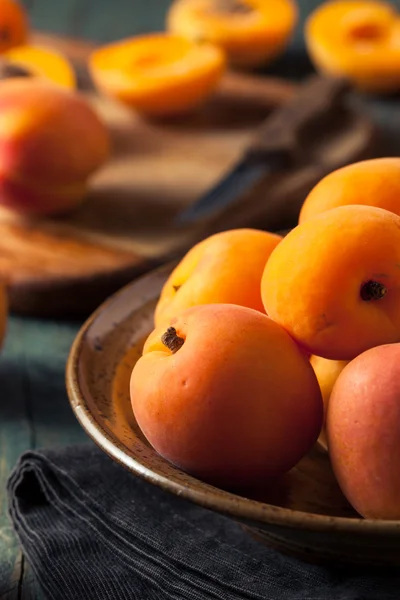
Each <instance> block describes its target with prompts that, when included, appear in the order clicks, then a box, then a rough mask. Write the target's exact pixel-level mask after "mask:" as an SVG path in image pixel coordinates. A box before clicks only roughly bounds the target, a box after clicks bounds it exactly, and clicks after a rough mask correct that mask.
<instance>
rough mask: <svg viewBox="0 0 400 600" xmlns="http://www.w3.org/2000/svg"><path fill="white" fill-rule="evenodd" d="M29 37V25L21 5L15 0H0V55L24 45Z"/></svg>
mask: <svg viewBox="0 0 400 600" xmlns="http://www.w3.org/2000/svg"><path fill="white" fill-rule="evenodd" d="M28 35H29V23H28V18H27V15H26V12H25V10H24V8H23V6H22V4H21V3H19V2H17V1H16V0H0V53H2V52H5V51H7V50H9V49H10V48H13V47H14V46H19V45H21V44H25V43H26V41H27V39H28Z"/></svg>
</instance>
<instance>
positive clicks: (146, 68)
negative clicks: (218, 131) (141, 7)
mask: <svg viewBox="0 0 400 600" xmlns="http://www.w3.org/2000/svg"><path fill="white" fill-rule="evenodd" d="M225 65H226V61H225V55H224V54H223V52H222V51H221V50H220V49H219V48H217V47H216V46H213V45H211V44H206V43H204V44H196V43H194V42H191V41H190V40H187V39H185V38H183V37H181V36H178V35H174V34H168V33H153V34H146V35H140V36H136V37H132V38H128V39H124V40H121V41H119V42H115V43H112V44H107V45H104V46H102V47H100V48H98V49H96V50H94V51H93V52H92V54H91V55H90V57H89V61H88V66H89V70H90V72H91V75H92V78H93V80H94V82H95V84H96V86H97V87H98V89H99V90H100V91H102V92H103V93H105V94H107V95H109V96H112V97H114V98H116V99H117V100H119V101H121V102H123V103H124V104H127V105H128V106H130V107H132V108H134V109H136V110H137V111H139V112H141V113H143V114H145V115H150V116H157V117H160V116H162V117H164V116H169V115H174V114H177V113H183V112H187V111H190V110H193V109H194V108H197V107H198V106H199V105H201V104H202V103H203V102H205V100H206V99H207V98H208V97H209V96H210V95H211V94H212V92H213V91H214V89H215V88H216V86H217V85H218V83H219V81H220V79H221V77H222V75H223V73H224V71H225Z"/></svg>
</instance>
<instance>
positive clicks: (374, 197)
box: [299, 157, 400, 223]
mask: <svg viewBox="0 0 400 600" xmlns="http://www.w3.org/2000/svg"><path fill="white" fill-rule="evenodd" d="M347 204H365V205H367V206H378V207H380V208H385V209H386V210H390V211H391V212H394V213H396V214H397V215H400V158H398V157H388V158H372V159H370V160H363V161H360V162H357V163H354V164H351V165H347V166H345V167H342V168H340V169H337V170H336V171H333V172H332V173H329V174H328V175H326V176H325V177H324V178H323V179H321V181H320V182H319V183H317V185H316V186H315V187H314V188H313V189H312V190H311V192H310V193H309V194H308V196H307V198H306V199H305V201H304V203H303V206H302V207H301V210H300V215H299V223H304V221H307V220H308V219H312V218H313V217H315V216H316V215H318V214H320V213H322V212H325V211H327V210H329V209H331V208H336V207H337V206H344V205H347Z"/></svg>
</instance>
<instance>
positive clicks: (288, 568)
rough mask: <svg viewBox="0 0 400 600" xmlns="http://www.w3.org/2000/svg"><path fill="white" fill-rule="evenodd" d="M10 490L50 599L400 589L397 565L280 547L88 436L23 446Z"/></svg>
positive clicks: (365, 593) (284, 597)
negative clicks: (154, 480) (134, 469)
mask: <svg viewBox="0 0 400 600" xmlns="http://www.w3.org/2000/svg"><path fill="white" fill-rule="evenodd" d="M8 494H9V496H8V497H9V509H10V515H11V519H12V522H13V525H14V527H15V530H16V532H17V534H18V536H19V539H20V542H21V545H22V548H23V550H24V552H25V555H26V557H27V559H28V560H29V562H30V564H31V566H32V568H33V570H34V572H35V574H36V577H37V578H38V580H39V583H40V584H41V586H42V588H43V590H44V592H45V593H46V595H47V596H48V597H49V598H52V599H55V600H70V599H71V600H136V599H137V600H164V599H165V600H208V599H210V600H244V599H246V600H261V599H262V600H265V599H267V600H270V599H272V600H274V599H279V600H317V599H318V600H329V599H331V598H332V599H333V598H334V599H335V600H358V599H360V600H368V599H379V600H382V599H386V598H387V599H396V600H398V599H399V598H400V574H396V573H393V572H392V573H387V574H386V575H385V574H383V573H375V574H373V573H371V570H368V571H367V570H366V571H365V572H363V571H362V570H360V569H357V570H356V569H339V568H326V567H320V566H310V565H307V564H305V563H302V562H300V561H298V560H295V559H293V558H288V557H286V556H283V555H281V554H279V553H278V552H276V551H274V550H272V549H269V548H267V547H265V546H263V545H262V544H259V543H257V542H256V541H254V540H253V539H252V538H251V537H250V536H249V535H247V534H246V533H245V532H244V531H243V530H242V528H241V527H240V526H239V525H238V524H236V523H235V522H233V521H232V520H230V519H227V518H225V517H223V516H220V515H217V514H214V513H213V512H211V511H208V510H205V509H202V508H200V507H198V506H196V505H194V504H192V503H190V502H187V501H185V500H182V499H181V498H178V497H175V496H174V495H172V494H169V493H166V492H163V491H162V490H160V489H158V488H157V487H155V486H152V485H151V484H149V483H147V482H144V481H142V480H141V479H139V478H137V477H135V476H133V475H132V474H131V473H129V472H128V471H126V470H125V469H123V468H122V467H120V466H119V465H117V464H116V463H114V462H113V461H111V460H110V459H109V458H108V457H107V456H106V455H105V454H104V453H103V452H102V451H100V450H99V449H97V448H96V447H95V446H94V445H92V444H91V443H89V444H84V445H81V446H74V447H68V448H63V449H58V450H43V451H36V452H33V451H30V452H27V453H25V454H24V455H23V456H22V457H21V459H20V461H19V463H18V464H17V466H16V467H15V469H14V471H13V473H12V474H11V476H10V479H9V482H8Z"/></svg>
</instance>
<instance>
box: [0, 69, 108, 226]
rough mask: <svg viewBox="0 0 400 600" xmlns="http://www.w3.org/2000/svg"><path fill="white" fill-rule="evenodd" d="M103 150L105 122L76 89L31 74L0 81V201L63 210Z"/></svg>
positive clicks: (80, 192) (18, 207) (19, 207)
mask: <svg viewBox="0 0 400 600" xmlns="http://www.w3.org/2000/svg"><path fill="white" fill-rule="evenodd" d="M108 153H109V138H108V132H107V130H106V128H105V125H104V124H103V122H102V121H101V120H100V118H99V117H98V116H97V114H96V112H95V111H94V109H93V108H92V107H91V105H90V104H89V103H88V101H87V100H86V99H85V98H84V97H83V96H81V95H79V94H77V93H76V92H72V91H68V90H64V89H62V88H61V87H58V86H55V85H53V84H49V83H45V82H43V81H39V80H37V79H19V78H17V79H9V80H6V81H2V82H0V204H2V205H3V206H6V207H7V208H9V209H12V210H13V211H15V212H19V213H23V214H41V215H43V214H55V213H61V212H65V211H67V210H69V209H71V208H73V207H74V206H76V204H77V203H79V202H80V201H81V200H82V199H83V198H84V196H85V193H86V188H87V184H88V181H89V178H90V176H91V175H92V174H93V173H94V172H95V171H96V170H97V169H98V168H100V166H101V165H102V164H103V163H104V161H105V160H106V158H107V157H108Z"/></svg>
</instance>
